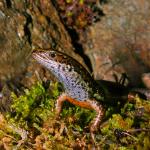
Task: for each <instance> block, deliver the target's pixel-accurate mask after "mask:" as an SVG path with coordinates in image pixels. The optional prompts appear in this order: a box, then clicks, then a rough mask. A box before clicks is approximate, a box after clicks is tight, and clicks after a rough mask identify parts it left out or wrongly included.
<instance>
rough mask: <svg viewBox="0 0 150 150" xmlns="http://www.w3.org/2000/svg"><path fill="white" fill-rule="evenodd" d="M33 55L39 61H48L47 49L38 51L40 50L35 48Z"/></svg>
mask: <svg viewBox="0 0 150 150" xmlns="http://www.w3.org/2000/svg"><path fill="white" fill-rule="evenodd" d="M32 57H33V58H34V59H35V60H37V61H40V62H43V61H44V62H48V56H47V54H46V52H45V51H38V50H34V51H33V52H32Z"/></svg>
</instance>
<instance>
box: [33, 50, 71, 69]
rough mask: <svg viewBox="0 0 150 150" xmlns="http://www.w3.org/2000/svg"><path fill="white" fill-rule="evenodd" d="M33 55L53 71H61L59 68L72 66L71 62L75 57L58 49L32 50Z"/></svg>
mask: <svg viewBox="0 0 150 150" xmlns="http://www.w3.org/2000/svg"><path fill="white" fill-rule="evenodd" d="M32 56H33V58H34V59H35V60H37V61H38V62H39V63H40V64H41V65H43V66H45V67H46V68H48V69H50V70H51V71H53V72H55V71H56V70H57V71H59V68H62V67H66V66H67V67H69V66H71V64H70V63H71V60H72V59H73V58H71V57H70V56H68V55H66V54H64V53H62V52H59V51H56V50H41V49H38V50H34V51H33V52H32Z"/></svg>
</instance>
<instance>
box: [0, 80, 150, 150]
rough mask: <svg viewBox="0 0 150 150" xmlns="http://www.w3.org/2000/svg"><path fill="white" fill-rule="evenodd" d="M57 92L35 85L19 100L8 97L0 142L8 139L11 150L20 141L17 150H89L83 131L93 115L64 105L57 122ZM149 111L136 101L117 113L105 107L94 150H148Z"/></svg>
mask: <svg viewBox="0 0 150 150" xmlns="http://www.w3.org/2000/svg"><path fill="white" fill-rule="evenodd" d="M61 91H62V88H61V86H60V84H59V83H51V84H50V86H49V88H44V86H43V85H42V84H41V83H37V84H36V85H34V86H32V87H31V89H26V90H25V91H24V94H22V95H20V96H17V95H15V94H14V93H12V95H11V97H12V99H13V103H12V106H11V109H12V111H11V113H8V114H7V121H1V120H0V121H1V125H0V139H1V140H2V139H3V138H4V137H8V136H10V139H11V140H10V143H11V144H12V145H13V147H15V146H17V144H18V142H17V141H19V140H21V141H22V140H23V144H22V145H21V146H20V148H29V147H32V149H34V148H35V149H38V148H39V147H43V146H44V147H46V148H47V149H55V148H56V145H58V147H59V148H61V149H70V147H71V148H81V147H82V146H83V145H84V146H83V147H86V148H89V149H90V148H91V146H92V144H91V143H90V139H91V138H90V134H89V130H87V129H85V127H86V128H87V127H88V126H89V124H90V121H91V120H92V119H93V118H94V116H95V112H94V111H91V110H87V109H83V108H80V107H77V106H74V105H72V104H70V103H68V102H65V103H64V105H63V110H62V113H61V115H60V118H59V119H55V102H56V99H57V97H58V96H59V95H60V93H61ZM149 110H150V101H145V100H142V99H140V98H138V97H136V98H135V100H134V102H132V103H131V102H127V103H126V104H125V105H124V106H123V107H122V108H121V109H120V112H118V113H116V110H115V108H113V107H112V106H111V107H108V108H107V110H106V115H105V117H104V120H106V121H104V123H102V125H101V127H100V129H101V132H99V131H97V132H96V134H95V139H96V141H97V144H96V146H97V147H101V148H102V149H104V150H105V149H116V147H117V150H118V149H119V150H126V149H131V150H132V149H140V148H144V149H145V150H147V149H149V148H150V147H149V145H150V135H149V132H150V130H149V126H150V121H149V120H150V111H149ZM108 116H109V118H108ZM0 119H1V118H0ZM144 129H145V130H144ZM2 141H3V140H2ZM14 141H15V142H14ZM25 143H28V144H27V145H28V146H26V144H25ZM2 144H3V142H2ZM82 144H83V145H82ZM29 145H30V146H29ZM33 145H34V146H33ZM80 145H82V146H80ZM58 147H57V149H58Z"/></svg>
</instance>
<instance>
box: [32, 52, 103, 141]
mask: <svg viewBox="0 0 150 150" xmlns="http://www.w3.org/2000/svg"><path fill="white" fill-rule="evenodd" d="M32 56H33V58H34V59H36V60H37V61H38V62H39V63H40V64H41V65H43V66H45V67H46V68H47V69H49V70H50V71H51V73H53V74H54V75H55V76H56V77H57V79H58V80H59V81H60V82H61V83H62V84H63V86H64V89H65V91H64V93H62V94H61V95H60V97H59V98H58V99H57V103H56V111H57V114H58V115H59V114H60V112H61V109H62V103H63V102H64V101H65V100H67V101H69V102H71V103H72V104H74V105H78V106H80V107H84V108H87V109H93V110H95V111H96V113H97V115H96V117H95V118H94V119H93V121H92V125H91V127H90V132H91V136H92V139H93V141H94V131H95V130H96V129H97V127H98V125H99V123H100V122H101V120H102V116H103V114H104V110H103V107H102V105H101V104H100V102H99V101H97V100H95V94H96V93H97V94H98V95H99V98H100V99H103V98H104V96H103V92H102V91H99V89H97V88H96V86H95V85H94V80H93V78H92V77H91V75H90V74H89V72H88V71H87V70H86V69H85V68H84V67H83V66H82V65H81V64H80V63H79V62H77V61H76V60H75V59H73V58H72V57H70V56H68V55H66V54H64V53H62V52H59V51H55V50H48V51H46V50H34V52H33V53H32Z"/></svg>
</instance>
